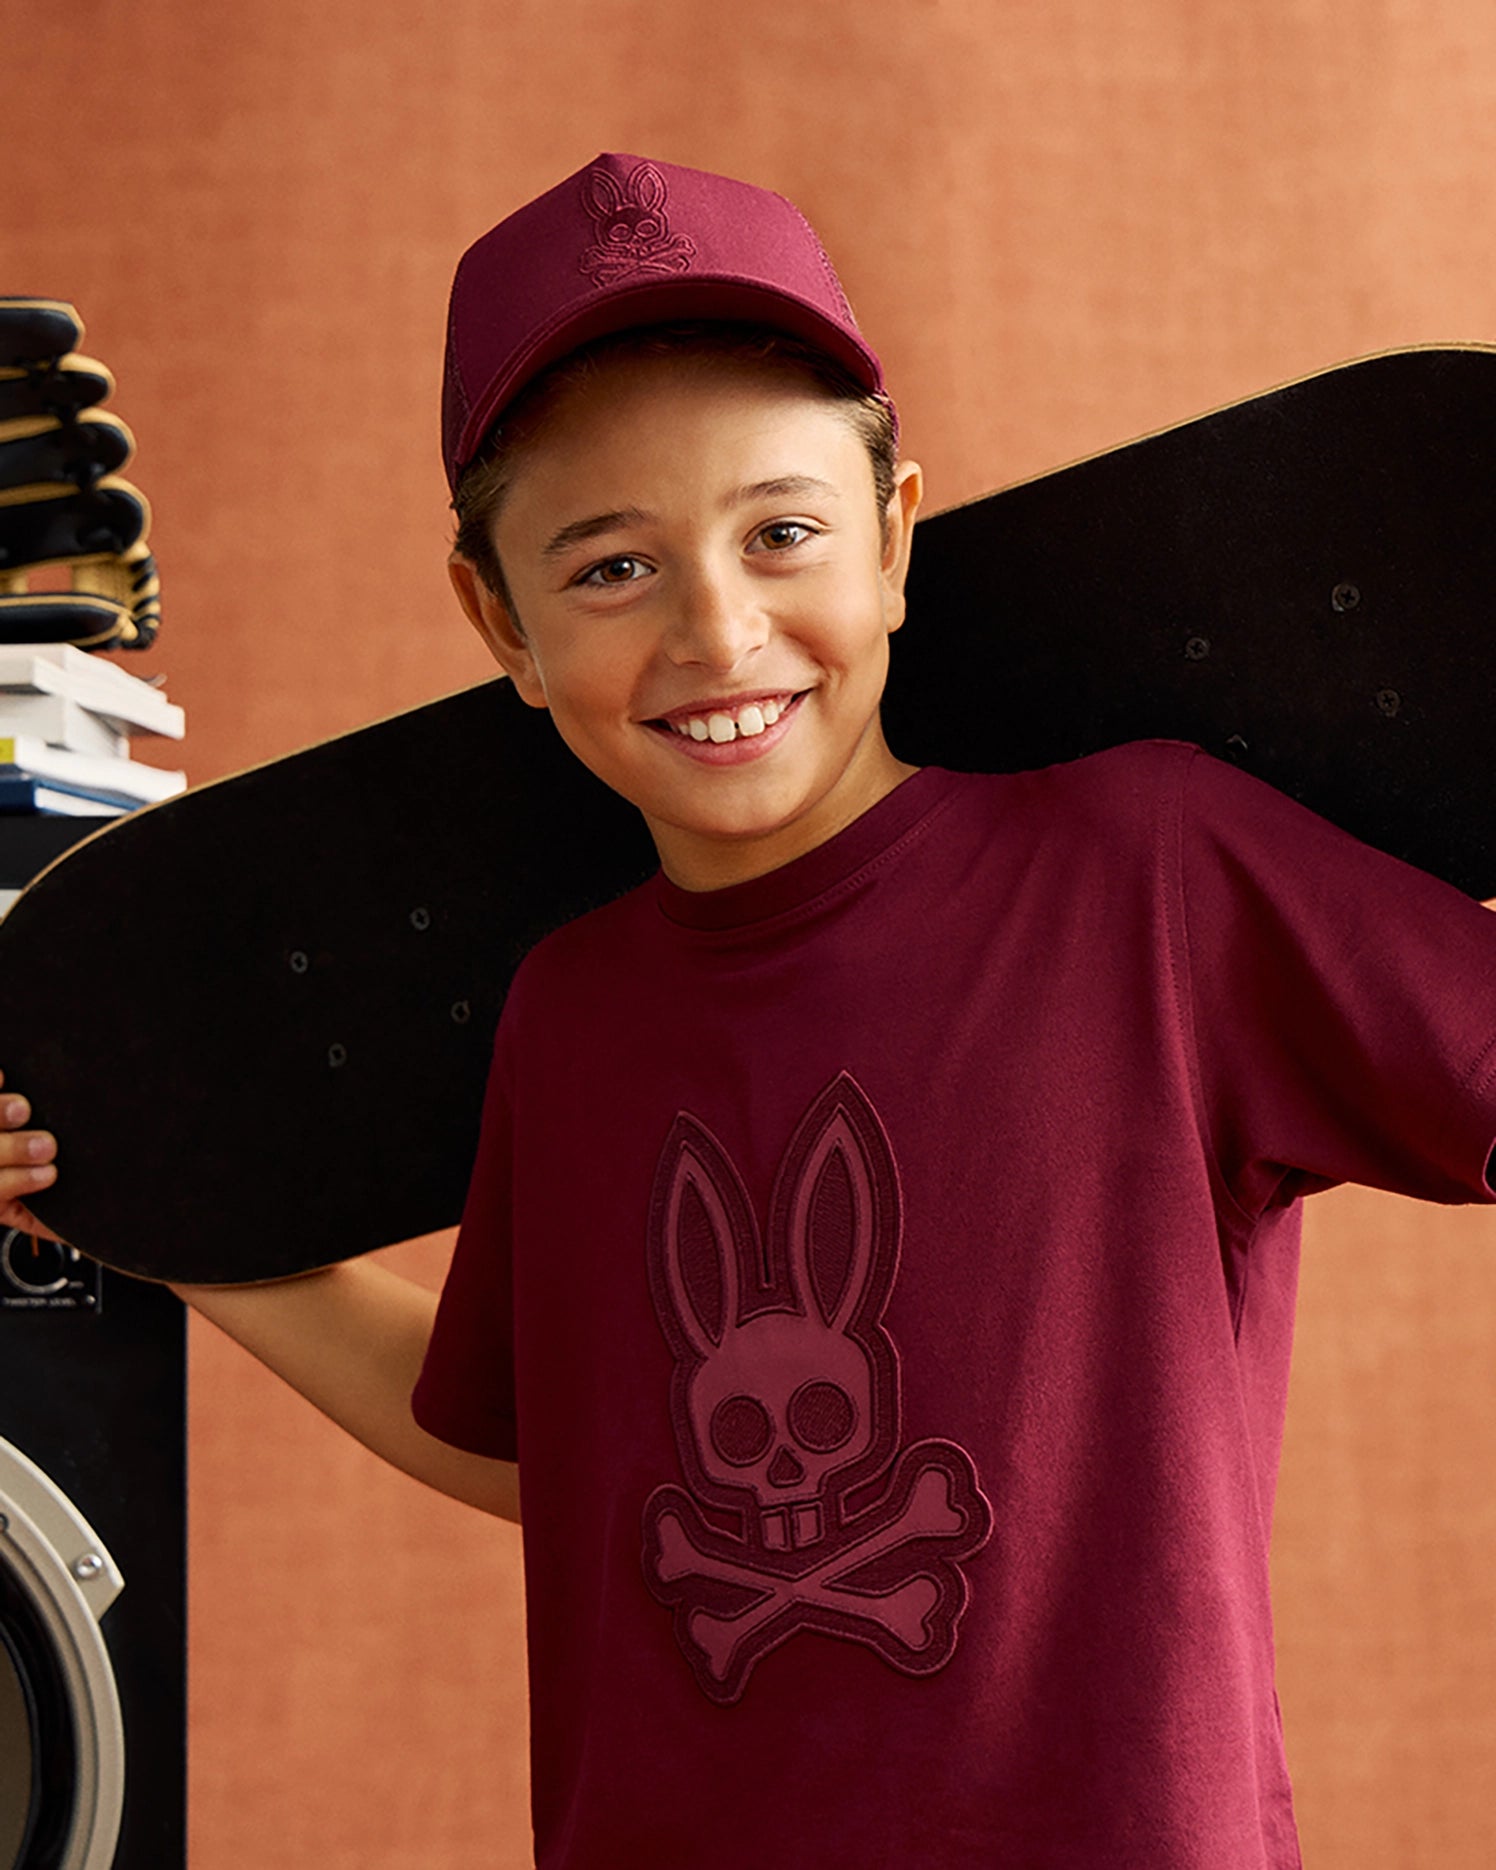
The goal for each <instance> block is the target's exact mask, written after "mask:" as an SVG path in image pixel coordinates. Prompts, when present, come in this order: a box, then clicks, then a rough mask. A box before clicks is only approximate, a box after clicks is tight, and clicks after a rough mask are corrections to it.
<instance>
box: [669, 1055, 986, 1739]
mask: <svg viewBox="0 0 1496 1870" xmlns="http://www.w3.org/2000/svg"><path fill="white" fill-rule="evenodd" d="M899 1234H900V1221H899V1188H898V1174H897V1171H896V1169H895V1167H894V1161H893V1154H892V1151H891V1149H890V1147H889V1143H888V1138H887V1136H886V1135H885V1134H884V1131H883V1126H882V1124H881V1123H880V1122H879V1120H878V1115H877V1112H876V1111H875V1110H874V1109H873V1107H872V1105H871V1104H870V1103H869V1101H868V1099H867V1097H866V1095H865V1094H864V1093H863V1091H862V1090H861V1089H860V1088H859V1087H858V1086H857V1085H856V1084H855V1083H854V1082H853V1081H852V1079H851V1078H849V1077H847V1076H846V1075H845V1074H843V1075H842V1076H841V1077H838V1078H836V1079H834V1080H833V1081H832V1082H831V1083H830V1084H829V1085H827V1087H826V1088H825V1090H824V1091H822V1092H821V1094H820V1096H819V1097H817V1098H816V1099H815V1100H814V1102H813V1103H812V1104H811V1106H810V1108H809V1109H808V1110H807V1111H806V1113H805V1115H804V1117H803V1118H802V1119H801V1120H800V1122H799V1124H798V1125H797V1127H796V1129H795V1133H794V1135H793V1136H792V1137H791V1139H790V1143H789V1147H788V1148H787V1149H786V1151H785V1154H784V1157H783V1160H782V1161H781V1163H780V1165H779V1170H778V1173H777V1175H776V1177H775V1181H774V1188H773V1190H772V1193H771V1196H770V1201H769V1218H768V1226H767V1228H766V1230H765V1231H764V1233H763V1234H760V1231H759V1227H758V1223H757V1220H756V1217H755V1215H754V1212H753V1207H752V1204H751V1202H750V1200H749V1197H748V1193H747V1190H746V1189H745V1188H744V1186H743V1182H742V1178H741V1177H740V1176H739V1174H738V1172H737V1170H736V1169H735V1168H734V1166H733V1164H732V1161H731V1159H730V1158H729V1156H728V1154H727V1151H726V1150H725V1149H724V1148H723V1147H722V1145H721V1144H720V1143H719V1142H718V1141H717V1139H716V1138H715V1137H714V1136H713V1135H712V1134H711V1132H710V1131H709V1130H707V1129H706V1128H705V1126H704V1125H702V1124H701V1123H699V1122H697V1121H696V1119H695V1118H693V1117H691V1116H689V1115H688V1114H686V1113H685V1112H682V1113H681V1114H680V1115H679V1116H678V1117H677V1118H676V1121H675V1124H674V1126H673V1128H672V1130H671V1132H670V1135H669V1137H668V1138H667V1140H666V1144H665V1148H664V1151H663V1152H662V1154H661V1157H660V1164H659V1168H658V1171H657V1173H656V1177H655V1189H654V1196H653V1200H652V1203H651V1211H650V1229H649V1247H650V1256H649V1272H650V1286H651V1293H652V1296H653V1298H654V1302H655V1310H656V1313H657V1314H658V1317H659V1320H660V1327H661V1329H662V1330H663V1332H664V1334H665V1338H666V1340H667V1342H668V1343H669V1345H670V1347H671V1350H672V1352H673V1353H674V1356H675V1369H674V1373H673V1378H672V1384H671V1394H670V1413H671V1419H672V1424H673V1427H674V1430H675V1440H676V1447H677V1449H678V1450H679V1453H680V1458H681V1467H682V1469H683V1471H684V1474H685V1478H686V1481H687V1483H688V1484H687V1486H686V1487H684V1488H683V1487H679V1486H675V1485H673V1484H670V1483H667V1484H665V1485H663V1486H660V1487H656V1488H655V1490H654V1492H653V1493H652V1494H651V1495H650V1496H649V1498H648V1500H647V1501H646V1502H645V1505H644V1552H643V1570H644V1580H645V1583H646V1584H647V1585H648V1587H649V1589H650V1591H651V1592H652V1593H653V1594H654V1595H655V1597H657V1598H658V1599H659V1600H660V1601H661V1603H664V1604H667V1605H669V1606H670V1607H671V1609H672V1611H673V1612H674V1628H675V1638H676V1641H677V1643H678V1644H679V1646H680V1649H681V1652H682V1654H683V1655H684V1656H685V1658H686V1660H687V1662H688V1663H689V1664H690V1666H691V1669H692V1672H693V1673H694V1675H695V1677H696V1680H697V1683H698V1685H699V1686H700V1688H701V1690H702V1692H703V1693H704V1694H706V1695H707V1696H709V1697H710V1698H711V1699H712V1700H713V1701H718V1702H732V1701H736V1700H737V1699H738V1697H739V1696H740V1695H741V1694H742V1693H743V1690H744V1687H745V1686H746V1684H747V1681H748V1677H749V1675H750V1674H751V1673H752V1671H753V1669H754V1667H755V1665H756V1664H757V1663H758V1661H759V1659H760V1658H761V1657H762V1656H764V1655H765V1654H767V1653H768V1651H769V1650H771V1649H774V1648H777V1647H778V1645H779V1644H781V1643H784V1642H787V1641H788V1640H789V1639H790V1637H792V1636H794V1635H795V1634H796V1632H797V1631H800V1630H815V1631H819V1632H820V1633H822V1634H824V1635H827V1636H836V1637H841V1638H843V1639H844V1640H846V1641H849V1642H855V1643H860V1644H862V1645H864V1646H865V1647H867V1648H870V1649H872V1650H874V1651H876V1653H877V1654H878V1655H879V1656H881V1657H882V1658H883V1660H884V1661H885V1662H887V1663H889V1664H890V1665H891V1666H892V1667H893V1668H896V1669H899V1670H902V1671H903V1672H904V1673H906V1674H909V1675H928V1674H931V1673H932V1672H933V1671H934V1670H936V1669H939V1668H942V1667H943V1666H944V1665H945V1664H946V1663H947V1662H948V1661H949V1660H950V1658H951V1655H952V1653H953V1651H954V1650H955V1646H956V1633H957V1626H958V1625H959V1623H960V1620H961V1616H962V1613H963V1611H964V1610H965V1608H966V1601H967V1582H966V1577H965V1574H964V1572H963V1571H962V1570H961V1567H960V1563H959V1561H960V1560H962V1559H965V1558H969V1557H970V1556H971V1555H972V1554H973V1553H974V1552H976V1551H977V1549H978V1548H979V1547H980V1546H981V1545H982V1544H983V1543H984V1542H985V1540H986V1538H987V1536H988V1533H989V1532H990V1531H991V1527H992V1513H991V1509H990V1507H989V1506H988V1504H987V1502H986V1500H985V1499H984V1498H983V1496H982V1491H981V1488H980V1486H979V1485H978V1483H977V1476H976V1469H975V1467H974V1466H973V1464H972V1460H971V1456H970V1455H969V1454H967V1453H966V1451H965V1450H964V1449H962V1448H960V1447H958V1446H956V1445H955V1444H954V1443H953V1442H948V1441H936V1440H921V1441H917V1442H915V1443H913V1444H912V1445H911V1446H909V1447H906V1448H905V1449H904V1450H903V1451H902V1453H900V1451H899V1427H900V1413H901V1412H900V1402H899V1361H898V1352H897V1351H896V1349H895V1347H894V1343H893V1340H892V1338H891V1337H890V1336H889V1334H888V1332H887V1331H886V1330H885V1329H884V1327H883V1324H882V1315H883V1310H884V1307H885V1305H886V1304H887V1302H888V1297H889V1293H890V1290H891V1289H892V1286H893V1281H894V1275H895V1272H896V1271H897V1268H898V1258H899ZM875 1489H881V1492H880V1493H879V1494H878V1497H877V1498H876V1499H875V1500H874V1501H873V1503H872V1504H871V1505H865V1504H862V1503H863V1502H865V1501H867V1499H868V1496H869V1495H870V1494H871V1493H873V1491H874V1490H875Z"/></svg>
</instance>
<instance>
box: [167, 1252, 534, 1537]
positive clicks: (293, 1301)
mask: <svg viewBox="0 0 1496 1870" xmlns="http://www.w3.org/2000/svg"><path fill="white" fill-rule="evenodd" d="M171 1289H172V1291H173V1292H175V1293H176V1294H177V1296H178V1297H179V1298H181V1299H185V1300H186V1302H187V1303H188V1304H189V1305H191V1306H192V1307H193V1309H194V1310H196V1311H199V1312H201V1313H202V1315H203V1316H204V1317H205V1318H208V1319H211V1320H212V1322H213V1323H214V1324H215V1325H217V1326H218V1327H219V1328H220V1329H221V1330H223V1331H226V1332H227V1333H228V1334H229V1336H230V1337H231V1338H234V1339H235V1340H236V1341H237V1342H238V1343H240V1344H242V1345H243V1346H244V1348H245V1349H246V1350H247V1351H249V1352H251V1353H252V1355H254V1356H255V1357H258V1358H259V1360H260V1362H261V1363H263V1364H265V1365H267V1366H268V1367H269V1368H270V1369H271V1370H273V1371H274V1372H275V1373H276V1375H277V1376H279V1377H283V1378H284V1379H285V1381H286V1382H287V1383H289V1384H290V1385H291V1386H292V1388H293V1389H297V1390H300V1392H301V1394H302V1395H303V1396H305V1397H306V1398H307V1400H308V1401H309V1402H311V1403H314V1404H315V1405H316V1407H317V1408H319V1409H320V1410H321V1411H322V1412H323V1414H324V1415H327V1416H330V1417H331V1418H332V1420H333V1421H334V1422H336V1423H337V1424H338V1425H339V1426H340V1427H341V1428H345V1429H347V1430H348V1432H349V1434H350V1435H353V1436H355V1437H356V1438H357V1439H358V1440H359V1441H361V1442H362V1443H363V1444H364V1446H365V1447H366V1448H371V1449H372V1450H373V1451H374V1453H375V1454H377V1455H381V1456H382V1457H383V1458H384V1459H385V1460H386V1461H389V1462H391V1463H392V1464H393V1465H394V1466H395V1467H398V1468H401V1469H403V1471H404V1472H405V1473H407V1474H412V1475H414V1476H415V1478H416V1479H417V1480H422V1481H425V1483H426V1484H427V1486H429V1487H435V1488H436V1489H437V1490H438V1491H439V1492H441V1493H447V1494H450V1495H451V1496H452V1497H453V1499H455V1500H463V1501H466V1502H467V1504H468V1505H469V1506H476V1507H478V1508H480V1509H481V1510H482V1511H483V1512H485V1513H492V1514H494V1515H496V1516H497V1517H498V1518H500V1519H512V1520H516V1521H517V1520H518V1519H519V1469H518V1467H517V1466H516V1465H515V1463H514V1462H512V1461H497V1460H492V1459H490V1458H488V1457H487V1456H485V1455H478V1454H468V1453H466V1452H465V1451H464V1450H463V1449H460V1448H453V1447H450V1446H449V1445H448V1444H447V1443H446V1442H444V1441H439V1440H438V1439H437V1438H436V1437H435V1436H434V1435H428V1434H427V1433H426V1431H425V1430H424V1429H423V1428H421V1427H420V1425H419V1424H418V1423H417V1422H416V1420H415V1417H414V1416H413V1415H412V1414H411V1411H410V1395H411V1391H412V1390H413V1389H414V1388H415V1383H416V1378H417V1377H418V1376H419V1374H420V1370H421V1364H422V1361H423V1359H424V1357H425V1355H426V1346H427V1344H428V1342H429V1341H430V1338H431V1326H432V1321H433V1320H434V1318H435V1316H436V1305H437V1296H436V1294H435V1293H434V1292H428V1291H427V1290H426V1289H425V1287H423V1286H418V1285H416V1284H415V1283H414V1281H413V1280H409V1279H405V1278H402V1277H401V1276H400V1274H398V1273H394V1272H391V1271H390V1269H389V1268H388V1267H386V1266H381V1265H380V1264H379V1263H378V1262H377V1261H374V1260H367V1259H363V1260H348V1261H345V1262H344V1263H342V1264H341V1265H337V1266H328V1267H324V1268H322V1269H321V1270H320V1271H318V1272H315V1273H306V1274H303V1275H302V1276H301V1277H299V1278H295V1279H277V1280H272V1281H268V1282H266V1283H265V1284H262V1285H252V1286H186V1285H174V1286H172V1288H171Z"/></svg>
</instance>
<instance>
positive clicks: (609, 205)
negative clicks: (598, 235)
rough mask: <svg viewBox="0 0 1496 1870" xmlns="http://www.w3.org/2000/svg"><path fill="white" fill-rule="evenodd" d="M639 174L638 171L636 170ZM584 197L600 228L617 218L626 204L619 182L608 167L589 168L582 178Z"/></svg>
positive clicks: (588, 210)
mask: <svg viewBox="0 0 1496 1870" xmlns="http://www.w3.org/2000/svg"><path fill="white" fill-rule="evenodd" d="M635 173H636V174H637V171H635ZM582 199H583V201H584V202H586V204H587V212H588V213H589V214H590V215H591V216H592V218H593V220H594V221H596V222H597V224H598V226H599V227H600V228H605V227H606V226H607V224H608V222H609V221H612V220H615V219H616V218H617V216H618V211H619V210H620V209H621V208H622V207H623V205H624V197H623V195H622V193H621V191H620V190H619V187H618V184H617V183H616V182H615V181H614V180H613V178H612V176H611V175H609V173H608V171H607V170H606V169H589V170H588V171H587V173H586V175H585V176H584V177H583V179H582Z"/></svg>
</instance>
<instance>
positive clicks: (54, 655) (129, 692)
mask: <svg viewBox="0 0 1496 1870" xmlns="http://www.w3.org/2000/svg"><path fill="white" fill-rule="evenodd" d="M182 731H183V717H182V710H181V709H180V708H179V707H177V706H176V705H175V704H174V703H172V702H170V701H168V700H167V699H166V697H165V695H164V694H162V692H161V690H160V689H159V688H155V687H153V686H152V685H151V683H149V682H146V681H142V680H141V678H140V677H139V676H136V675H127V674H126V673H125V671H124V670H123V669H121V668H119V667H117V666H116V665H115V664H114V663H112V662H105V661H103V660H102V659H101V658H100V657H97V656H90V655H88V654H87V653H85V652H84V651H83V650H80V649H74V648H73V647H72V646H71V645H70V644H67V643H5V644H0V813H15V812H25V813H35V812H44V813H53V814H62V815H66V816H68V817H76V818H113V817H117V816H119V815H120V814H121V813H123V812H129V811H134V810H135V808H136V807H137V806H140V805H149V804H153V803H155V801H157V800H158V799H169V798H171V797H173V796H174V795H175V794H176V793H178V792H181V791H182V790H183V789H184V788H185V786H186V784H187V776H186V774H185V773H179V772H167V771H165V770H163V769H162V768H161V767H159V766H147V765H145V764H144V763H143V762H142V761H139V760H133V759H131V757H130V742H131V738H132V736H134V735H140V734H150V735H162V736H165V737H166V738H167V739H170V740H180V739H181V738H182Z"/></svg>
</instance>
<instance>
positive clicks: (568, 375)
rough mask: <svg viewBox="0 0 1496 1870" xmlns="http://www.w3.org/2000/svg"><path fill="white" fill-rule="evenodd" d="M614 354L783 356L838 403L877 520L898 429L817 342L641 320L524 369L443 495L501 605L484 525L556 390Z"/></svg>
mask: <svg viewBox="0 0 1496 1870" xmlns="http://www.w3.org/2000/svg"><path fill="white" fill-rule="evenodd" d="M614 357H731V358H739V359H742V360H744V361H747V362H751V363H785V364H790V365H792V366H794V367H796V368H799V369H801V370H803V371H804V372H805V374H806V375H807V376H808V377H810V378H811V379H812V380H813V381H814V382H815V383H817V384H819V385H820V387H821V388H822V389H823V390H825V391H826V392H827V394H828V395H829V396H831V397H832V398H834V399H835V400H836V401H837V402H838V403H840V404H842V405H844V406H845V410H846V414H847V418H848V420H849V421H850V422H851V424H852V427H853V428H854V429H855V430H856V432H857V434H858V436H859V437H860V438H861V440H862V443H863V445H864V447H865V448H866V449H867V452H868V459H869V461H870V462H871V463H872V469H873V488H874V493H875V496H876V499H877V502H878V513H879V516H880V518H881V520H882V522H883V524H884V526H885V528H886V526H887V514H888V503H889V501H890V500H891V499H892V498H893V490H894V469H895V467H896V465H897V461H898V429H897V425H896V423H895V420H894V413H893V407H892V405H891V404H890V403H889V402H888V401H887V400H886V399H885V398H884V397H881V396H873V395H870V394H869V393H868V392H867V391H866V390H864V389H863V388H862V386H861V384H859V383H858V382H856V381H855V379H854V378H853V377H852V376H851V375H850V374H849V373H848V372H847V371H846V370H844V369H843V368H842V367H841V365H840V364H838V363H837V362H836V361H835V359H833V358H831V357H828V356H827V355H826V354H825V352H824V351H818V350H817V349H816V348H815V347H814V346H813V345H811V344H806V343H804V342H803V341H802V340H801V339H799V338H794V337H791V336H790V335H789V334H788V333H787V332H783V331H777V330H775V329H774V328H773V327H772V326H770V325H756V324H742V323H737V322H732V321H728V320H720V321H719V320H706V319H702V320H693V321H691V322H689V323H681V324H663V325H641V326H637V327H635V328H634V329H633V330H630V331H616V332H613V333H611V334H610V335H609V336H607V337H603V338H598V339H595V340H594V341H593V342H592V343H591V344H584V345H582V346H581V348H580V349H578V350H575V351H571V352H569V353H568V354H567V355H566V356H565V357H563V358H561V359H560V361H559V362H558V363H554V364H552V365H551V366H550V368H549V369H547V370H543V371H541V373H540V374H539V375H538V376H536V377H534V378H532V379H531V381H530V382H529V383H527V384H526V385H525V387H524V389H522V390H521V391H520V393H519V395H518V396H516V397H515V399H514V400H513V402H511V403H510V404H509V406H508V407H507V408H506V409H505V410H504V412H503V416H502V418H501V419H500V420H499V421H498V422H496V423H495V424H494V426H493V428H492V429H490V430H489V432H488V435H487V436H486V437H485V439H484V442H483V446H482V447H481V448H480V449H479V450H478V453H477V454H476V455H475V456H474V458H473V460H472V461H471V462H470V463H469V465H468V466H467V467H466V468H465V469H464V470H463V472H462V474H461V476H460V478H459V479H458V482H457V490H456V492H455V493H454V494H453V496H452V510H453V512H454V513H455V514H456V516H457V533H456V537H455V538H454V540H453V542H452V546H453V550H454V551H455V552H457V553H459V554H460V555H461V556H462V557H463V558H465V559H468V560H469V561H470V562H471V563H472V565H473V567H474V569H475V570H476V571H477V573H478V576H479V577H480V578H481V579H482V581H483V583H484V584H485V585H487V587H488V588H489V590H490V591H492V592H493V594H494V595H495V596H496V597H498V598H499V599H501V600H502V601H503V603H504V604H505V605H506V606H507V607H508V608H509V610H510V612H511V614H512V613H513V609H514V605H513V602H512V600H511V598H510V595H509V587H508V585H507V583H506V582H505V579H504V568H503V566H502V565H501V564H500V563H499V554H498V550H497V548H496V546H495V545H494V539H493V528H494V521H495V520H496V519H497V518H498V514H499V508H500V507H501V506H502V504H503V501H504V495H505V494H506V493H507V492H508V490H509V486H510V482H511V480H512V478H513V474H514V468H515V465H516V463H517V462H518V460H519V458H520V456H521V455H522V453H523V451H524V447H525V444H526V443H527V442H528V441H529V440H530V439H531V438H532V437H533V436H534V435H536V434H537V433H538V431H539V429H540V427H541V425H542V423H543V422H544V420H545V417H546V415H547V413H548V412H549V410H550V408H551V407H552V405H553V404H554V402H555V400H556V398H557V397H558V396H559V395H561V393H562V392H563V391H565V390H567V389H569V388H570V387H571V386H572V385H573V384H575V383H579V382H581V381H583V380H584V379H585V378H586V377H587V376H588V375H590V374H591V373H592V372H593V371H595V370H596V369H597V367H598V365H599V364H600V363H601V362H603V361H604V360H606V359H610V358H614Z"/></svg>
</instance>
